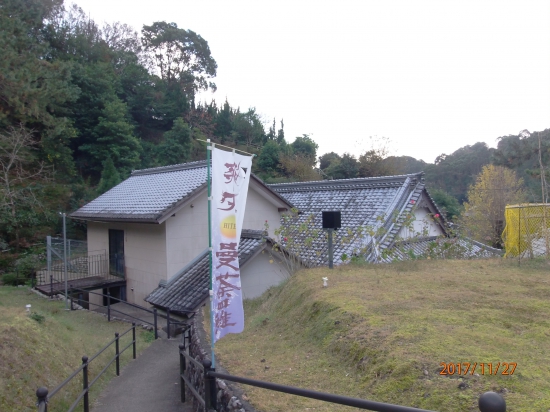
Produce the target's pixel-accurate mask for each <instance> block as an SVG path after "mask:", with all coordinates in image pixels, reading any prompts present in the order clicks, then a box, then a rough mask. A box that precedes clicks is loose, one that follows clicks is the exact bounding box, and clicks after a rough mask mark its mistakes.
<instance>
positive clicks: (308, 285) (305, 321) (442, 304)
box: [216, 259, 550, 412]
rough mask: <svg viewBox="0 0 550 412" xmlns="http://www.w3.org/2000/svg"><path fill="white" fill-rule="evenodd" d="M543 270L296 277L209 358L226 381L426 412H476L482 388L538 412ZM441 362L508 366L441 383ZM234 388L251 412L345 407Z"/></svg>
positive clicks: (253, 304)
mask: <svg viewBox="0 0 550 412" xmlns="http://www.w3.org/2000/svg"><path fill="white" fill-rule="evenodd" d="M549 269H550V266H549V264H548V262H536V261H535V262H522V266H521V267H518V265H517V262H513V261H506V260H500V259H499V260H477V261H414V262H405V263H398V264H392V265H377V266H374V265H366V266H353V265H350V266H344V267H338V268H335V269H334V270H332V271H330V270H328V269H312V270H306V271H302V272H300V273H298V274H297V275H296V276H294V277H293V278H292V279H291V280H289V281H288V282H287V283H286V284H285V285H283V286H281V287H278V288H273V289H271V290H270V291H268V292H266V294H265V295H264V296H263V297H262V298H260V299H257V300H253V301H248V302H246V303H245V313H246V327H245V332H244V333H242V334H240V335H228V336H227V337H225V338H223V339H222V340H221V341H220V342H218V343H217V344H216V349H217V350H216V352H217V356H218V360H219V361H220V363H221V364H222V365H223V366H224V367H225V368H226V369H228V370H229V371H230V373H233V374H235V375H240V376H246V377H250V378H253V379H261V380H267V381H271V382H277V383H281V384H288V385H295V386H299V387H303V388H309V389H314V390H320V391H325V392H331V393H337V394H342V395H347V396H353V397H360V398H364V399H371V400H375V401H380V402H388V403H394V404H400V405H406V406H414V407H418V408H423V409H429V410H436V411H477V410H478V408H477V399H478V397H479V395H480V394H481V393H483V392H485V391H489V390H493V391H497V392H501V393H502V394H503V396H504V397H505V399H506V402H507V406H508V409H507V410H508V411H547V410H549V409H550V370H549V367H548V353H550V341H549V336H550V329H549V326H550V301H549V299H548V298H549V297H550V277H549V276H548V274H549ZM324 276H327V277H328V278H329V287H328V288H323V287H322V281H321V278H322V277H324ZM441 362H447V363H448V362H452V363H455V364H456V363H458V362H460V363H463V362H471V363H474V362H477V363H478V364H479V363H493V364H497V363H498V362H517V368H516V370H515V372H514V374H513V375H512V376H503V375H501V374H500V373H499V374H498V375H496V376H494V375H491V376H489V375H488V371H487V369H486V370H485V374H482V373H481V370H480V369H479V368H480V367H479V365H478V368H477V370H476V374H474V375H471V374H470V373H468V374H467V375H465V376H464V375H461V376H460V377H459V376H457V375H454V376H442V375H440V374H439V372H440V370H441V366H440V364H441ZM501 370H502V369H501ZM245 389H246V392H247V395H248V396H249V397H250V401H251V402H252V403H253V404H254V405H255V406H256V407H257V408H258V409H259V410H261V411H270V412H271V411H289V410H292V411H297V410H315V411H336V410H342V411H345V410H353V408H348V407H338V406H336V405H331V404H326V403H322V402H318V401H313V400H309V399H305V398H300V397H295V396H290V395H284V394H279V393H275V392H270V391H266V390H262V389H257V388H252V387H246V388H245Z"/></svg>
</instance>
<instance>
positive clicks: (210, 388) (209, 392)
mask: <svg viewBox="0 0 550 412" xmlns="http://www.w3.org/2000/svg"><path fill="white" fill-rule="evenodd" d="M187 338H188V339H189V341H190V340H191V337H190V336H188V337H187ZM185 340H186V338H185V336H184V339H183V343H181V344H180V345H179V354H180V380H181V402H185V389H186V387H187V388H188V389H189V390H190V391H191V393H192V394H193V396H194V397H195V398H196V399H197V401H198V402H200V403H201V405H203V406H204V407H205V409H207V408H213V409H216V407H217V405H216V404H217V395H216V394H217V388H216V382H215V380H216V378H219V379H225V380H227V381H232V382H238V383H242V384H245V385H251V386H256V387H259V388H264V389H268V390H272V391H277V392H283V393H288V394H291V395H297V396H303V397H306V398H310V399H317V400H321V401H325V402H330V403H335V404H339V405H346V406H352V407H355V408H359V409H366V410H370V411H374V412H434V411H429V410H426V409H418V408H413V407H409V406H401V405H394V404H390V403H382V402H375V401H371V400H367V399H360V398H352V397H348V396H342V395H335V394H332V393H326V392H318V391H313V390H310V389H302V388H297V387H295V386H288V385H281V384H277V383H271V382H266V381H259V380H255V379H249V378H243V377H240V376H233V375H228V374H225V373H219V372H216V371H215V369H213V368H211V365H212V363H211V361H210V360H209V359H204V360H203V362H202V363H200V362H198V361H196V360H195V359H193V358H192V357H191V355H189V354H188V353H186V346H185ZM186 360H189V361H190V362H191V363H193V365H195V366H196V367H197V368H198V369H199V370H200V371H202V372H203V379H204V398H202V397H201V395H200V394H199V393H198V392H197V391H196V390H195V388H194V387H193V384H192V383H191V382H189V379H188V378H187V377H186V376H185V370H186ZM478 406H479V410H480V411H481V412H506V401H505V400H504V398H503V397H502V396H500V395H499V394H497V393H495V392H485V393H483V394H482V395H481V396H480V397H479V401H478ZM216 410H217V409H216Z"/></svg>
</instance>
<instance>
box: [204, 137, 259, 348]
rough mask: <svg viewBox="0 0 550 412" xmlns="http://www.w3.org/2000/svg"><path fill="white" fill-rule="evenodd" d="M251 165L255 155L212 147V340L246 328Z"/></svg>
mask: <svg viewBox="0 0 550 412" xmlns="http://www.w3.org/2000/svg"><path fill="white" fill-rule="evenodd" d="M251 166H252V156H243V155H239V154H237V153H235V152H226V151H223V150H219V149H217V148H215V147H214V148H213V149H212V202H211V210H212V293H213V296H212V313H213V323H214V328H213V335H214V336H213V337H212V342H215V341H217V340H219V339H221V338H222V337H223V336H225V335H226V334H228V333H241V332H242V331H243V329H244V312H243V300H242V291H241V277H240V268H239V241H240V239H241V230H242V224H243V220H244V209H245V206H246V197H247V194H248V182H249V180H250V169H251Z"/></svg>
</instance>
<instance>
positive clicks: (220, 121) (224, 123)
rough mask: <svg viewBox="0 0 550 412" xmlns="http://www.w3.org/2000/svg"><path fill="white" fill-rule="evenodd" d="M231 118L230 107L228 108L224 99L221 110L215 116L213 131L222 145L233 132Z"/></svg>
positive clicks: (227, 103)
mask: <svg viewBox="0 0 550 412" xmlns="http://www.w3.org/2000/svg"><path fill="white" fill-rule="evenodd" d="M232 116H233V113H232V111H231V106H229V102H228V101H227V99H226V100H225V103H224V104H223V109H222V110H220V112H219V113H218V114H217V116H216V129H215V131H214V133H215V134H216V136H219V137H220V138H221V141H222V143H225V141H226V140H227V139H228V138H229V136H230V135H231V131H232V130H233V126H232V125H231V118H232Z"/></svg>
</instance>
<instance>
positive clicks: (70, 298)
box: [69, 285, 74, 310]
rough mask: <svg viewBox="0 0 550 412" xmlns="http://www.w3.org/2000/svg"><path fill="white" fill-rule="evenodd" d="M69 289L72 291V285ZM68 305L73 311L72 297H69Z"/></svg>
mask: <svg viewBox="0 0 550 412" xmlns="http://www.w3.org/2000/svg"><path fill="white" fill-rule="evenodd" d="M69 287H70V288H71V289H72V288H73V285H69ZM69 305H71V306H70V308H71V310H74V308H73V295H69Z"/></svg>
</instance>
